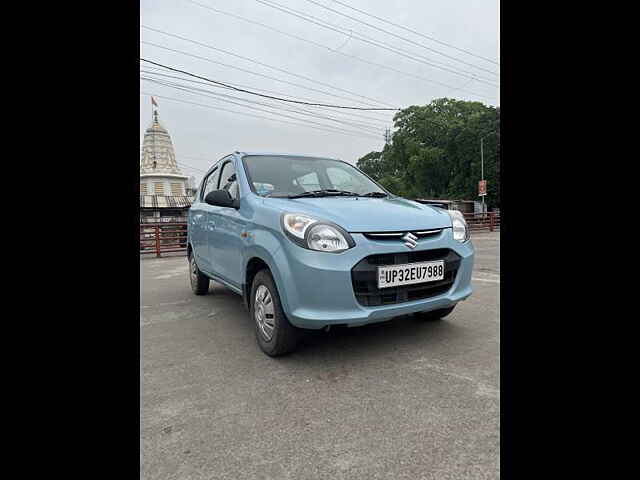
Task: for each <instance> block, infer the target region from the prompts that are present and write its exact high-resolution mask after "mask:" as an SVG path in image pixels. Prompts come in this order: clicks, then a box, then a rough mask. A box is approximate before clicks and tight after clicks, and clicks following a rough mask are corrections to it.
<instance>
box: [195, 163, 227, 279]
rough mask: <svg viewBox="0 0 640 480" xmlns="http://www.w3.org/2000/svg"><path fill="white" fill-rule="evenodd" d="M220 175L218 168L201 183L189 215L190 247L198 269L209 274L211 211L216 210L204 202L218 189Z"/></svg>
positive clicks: (212, 219)
mask: <svg viewBox="0 0 640 480" xmlns="http://www.w3.org/2000/svg"><path fill="white" fill-rule="evenodd" d="M219 174H220V168H219V166H216V167H214V169H213V170H212V171H211V172H210V173H209V174H208V175H207V177H206V178H205V179H204V181H203V182H202V188H201V189H200V191H199V192H198V198H196V201H195V202H194V203H193V205H192V206H191V209H190V212H189V215H190V217H191V223H190V226H189V227H190V228H191V231H192V235H191V245H192V246H193V252H194V255H195V259H196V263H197V264H198V268H200V270H202V271H203V272H211V259H210V257H209V231H210V230H211V229H212V228H213V224H212V222H213V221H214V218H213V217H211V215H210V214H211V211H212V210H213V209H214V208H216V207H213V206H211V205H209V204H208V203H206V202H205V201H204V199H205V197H206V196H207V193H209V192H211V191H212V190H215V189H217V188H218V178H219Z"/></svg>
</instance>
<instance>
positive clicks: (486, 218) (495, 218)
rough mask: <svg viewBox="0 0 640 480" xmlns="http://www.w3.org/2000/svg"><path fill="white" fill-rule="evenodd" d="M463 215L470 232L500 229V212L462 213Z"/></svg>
mask: <svg viewBox="0 0 640 480" xmlns="http://www.w3.org/2000/svg"><path fill="white" fill-rule="evenodd" d="M463 215H464V219H465V220H466V221H467V225H469V229H470V230H471V231H472V232H477V231H482V230H488V231H489V232H495V231H499V230H500V212H486V213H464V214H463Z"/></svg>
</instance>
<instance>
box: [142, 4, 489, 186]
mask: <svg viewBox="0 0 640 480" xmlns="http://www.w3.org/2000/svg"><path fill="white" fill-rule="evenodd" d="M266 1H270V2H271V3H273V4H275V3H277V4H279V5H282V6H285V7H289V8H291V9H295V10H297V11H300V12H303V13H305V14H307V15H311V16H314V17H317V18H318V19H319V20H321V21H324V22H328V23H330V24H332V25H336V26H338V27H340V29H346V30H349V31H352V32H353V36H350V35H349V34H348V33H341V32H335V31H332V30H329V29H326V28H323V27H320V26H318V25H314V24H312V23H309V22H308V21H305V20H302V19H299V18H296V17H294V16H291V15H288V14H286V13H283V12H281V11H278V10H276V9H274V8H271V7H268V6H266V5H264V4H261V3H259V0H234V1H228V0H227V1H222V0H193V1H190V0H141V2H140V5H141V7H140V8H141V23H142V25H145V26H147V27H151V28H154V29H157V30H161V31H163V32H167V33H171V34H173V35H177V36H180V37H184V38H186V39H188V40H193V41H196V42H199V43H201V44H207V45H209V46H212V47H215V48H218V49H223V50H225V51H227V52H230V53H233V54H236V55H240V56H243V57H247V58H250V59H253V60H256V61H259V62H261V63H263V64H265V65H269V66H272V67H275V68H276V69H280V70H279V71H278V70H274V69H272V68H268V67H266V66H262V65H258V64H256V63H253V62H251V61H248V60H243V59H240V58H236V57H233V56H231V55H228V54H225V53H222V52H220V51H215V50H212V49H211V48H207V47H206V46H201V45H196V44H194V43H191V42H189V41H187V40H182V39H178V38H174V37H170V36H167V35H164V34H162V33H159V32H155V31H151V30H148V29H145V28H142V27H141V29H140V37H141V40H142V41H144V42H150V43H154V44H157V45H161V46H164V47H167V48H170V49H173V50H179V51H181V52H186V53H188V54H189V55H195V56H198V57H202V58H205V59H208V60H210V61H207V60H203V59H201V58H193V57H189V56H186V55H184V54H182V53H177V52H172V51H168V50H164V49H161V48H159V47H157V46H151V45H147V44H144V43H143V44H141V46H140V49H141V53H142V55H141V56H142V57H144V58H147V59H149V60H152V61H155V62H158V63H162V64H164V65H169V66H172V67H174V68H178V69H181V70H185V71H189V72H191V73H194V74H197V75H200V76H203V77H207V78H209V79H213V80H217V81H221V82H224V83H228V84H233V85H242V86H243V87H244V88H247V87H249V88H250V89H253V90H260V91H261V92H263V93H264V92H265V91H270V92H276V93H269V94H270V95H276V96H277V95H285V96H287V97H288V98H296V99H304V100H305V101H312V102H313V101H316V102H322V103H331V104H338V105H350V106H361V107H366V106H371V104H375V106H378V107H386V106H389V105H391V106H395V107H400V108H403V107H407V106H409V105H425V104H428V103H429V102H431V101H432V100H433V99H434V98H440V97H444V96H447V97H453V98H457V99H463V100H474V101H481V102H483V103H485V104H489V105H499V104H500V97H499V88H498V87H495V86H492V85H489V84H487V83H484V82H482V81H479V80H477V79H473V78H470V77H469V74H474V75H475V76H476V77H481V78H482V79H486V80H487V81H489V83H494V84H499V77H497V76H496V75H493V74H492V73H490V72H491V71H492V72H498V71H499V68H500V67H499V66H498V65H495V64H494V63H491V62H488V61H485V60H482V59H479V58H477V57H474V56H470V55H467V54H465V53H462V52H460V51H457V50H454V49H452V48H449V47H447V46H443V45H441V44H438V43H436V42H434V41H431V40H428V39H426V38H423V37H420V36H417V35H414V34H412V33H410V32H407V31H404V30H401V29H398V28H396V27H394V26H392V25H389V24H385V23H383V22H381V21H379V20H376V19H374V18H371V17H368V16H366V15H364V14H362V13H359V12H357V11H354V10H351V9H349V8H346V7H344V6H342V5H340V4H338V3H336V2H334V1H332V0H313V2H316V3H318V4H320V5H324V6H327V7H329V8H331V9H334V10H337V11H339V12H342V13H344V14H346V15H350V16H352V17H356V18H358V19H360V20H362V21H364V22H367V23H370V24H372V25H375V26H377V27H379V28H382V29H384V30H388V31H390V32H393V33H394V34H396V35H399V36H401V37H405V38H407V39H409V40H411V41H413V42H416V43H419V44H422V45H424V46H426V47H429V48H431V49H433V50H437V51H438V52H441V53H443V54H446V55H449V56H450V57H454V59H459V60H462V61H463V62H466V63H467V64H471V65H473V66H469V65H465V64H464V63H461V62H458V61H456V60H454V59H452V58H447V57H445V56H442V55H439V54H438V53H435V52H433V51H429V50H427V49H425V48H422V47H420V46H417V45H415V44H412V43H408V42H406V41H403V40H401V39H398V38H395V37H393V36H389V35H387V34H385V33H383V32H380V31H378V30H375V29H373V28H370V27H368V26H366V25H363V24H361V23H358V22H357V21H354V20H351V19H349V18H346V17H344V16H341V15H339V14H337V13H334V12H331V11H329V10H326V9H324V8H322V7H321V6H319V5H315V4H314V3H312V2H311V1H307V0H265V2H266ZM340 1H341V2H342V3H344V4H348V5H350V6H352V7H355V8H357V9H360V10H363V11H365V12H367V13H370V14H372V15H376V16H378V17H382V18H384V19H386V20H388V21H391V22H393V23H396V24H400V25H404V26H406V27H408V28H410V29H412V30H415V31H418V32H420V33H422V34H424V35H426V36H429V37H432V38H435V39H437V40H439V41H441V42H445V43H448V44H451V45H453V46H455V47H458V48H460V49H464V50H467V51H470V52H472V53H474V54H476V55H479V56H481V57H485V58H487V59H492V60H494V61H497V62H499V50H500V46H499V41H500V32H499V9H500V4H499V2H498V1H495V0H392V1H389V0H340ZM193 2H197V3H200V4H201V5H205V6H209V7H211V8H214V9H217V10H222V11H224V12H228V13H231V14H234V15H237V16H240V17H244V18H246V19H249V20H252V21H256V22H260V23H264V24H265V25H269V26H271V27H273V28H276V29H278V30H282V31H284V32H286V33H289V34H291V35H295V36H297V37H302V38H304V39H307V40H311V41H313V42H316V43H318V44H321V45H325V46H327V47H330V48H331V49H335V50H337V52H341V53H342V54H341V53H337V52H335V51H331V50H329V49H326V48H321V47H318V46H315V45H312V44H309V43H306V42H304V41H302V40H297V39H294V38H291V37H288V36H286V35H283V34H281V33H277V32H274V31H271V30H268V29H266V28H264V27H262V26H258V25H255V24H250V23H247V22H245V21H242V20H240V19H237V18H231V17H229V16H227V15H223V14H221V13H217V12H213V11H211V10H208V9H205V8H203V7H201V6H198V5H196V4H194V3H193ZM356 35H363V36H366V37H369V38H370V39H371V40H372V41H375V42H383V43H385V44H386V45H387V46H388V47H389V48H395V49H399V50H401V51H402V52H403V53H404V54H405V55H410V56H411V55H413V56H416V55H418V56H420V57H421V60H422V62H430V63H437V64H439V65H441V66H443V67H444V68H447V69H450V70H451V69H452V70H455V71H457V72H458V74H456V73H453V72H450V71H445V70H443V69H441V68H436V67H433V66H430V65H427V64H425V63H422V62H417V61H415V60H412V59H409V58H406V57H403V56H401V55H400V54H398V53H394V52H390V51H387V50H384V49H383V48H380V47H377V46H374V45H371V44H367V43H365V42H362V41H360V40H357V39H356V38H354V36H356ZM345 55H351V56H356V57H359V58H360V59H362V60H366V61H368V62H372V63H378V64H382V65H385V66H386V67H388V68H390V69H395V70H397V71H399V72H404V73H399V72H395V71H391V70H389V69H384V68H382V67H378V66H375V65H370V64H367V63H364V62H362V61H358V60H356V59H354V58H351V57H347V56H345ZM211 61H214V62H220V63H224V64H227V65H230V66H233V67H237V69H233V68H230V67H228V66H223V65H220V64H214V63H211ZM474 66H475V67H480V68H474ZM148 67H149V65H148V64H145V63H144V62H141V70H143V69H144V70H147V71H154V72H158V73H163V74H167V75H173V76H180V77H182V78H189V77H185V76H184V75H180V74H176V73H171V72H166V71H164V72H161V71H160V70H158V69H155V70H149V68H148ZM239 69H244V70H248V71H249V72H247V71H241V70H239ZM487 70H488V71H489V72H488V71H487ZM250 72H252V73H256V74H262V75H267V76H269V77H273V78H275V79H280V80H283V81H284V82H289V83H283V82H280V81H277V80H273V79H268V78H264V77H261V76H258V75H253V74H252V73H250ZM288 73H293V74H295V75H299V76H293V75H289V74H288ZM145 75H146V76H148V77H153V78H156V79H164V81H171V82H178V83H181V84H184V85H189V86H191V87H195V88H199V89H206V90H209V91H211V92H213V93H216V94H218V95H220V94H224V95H230V96H234V97H238V98H242V99H246V100H251V101H253V102H260V103H264V104H268V105H272V106H277V107H278V108H280V109H289V110H298V111H299V110H300V109H304V110H306V111H307V112H312V113H313V114H314V115H319V116H324V117H333V118H335V119H339V120H340V121H341V122H349V124H344V123H337V122H335V121H332V120H330V119H328V118H317V117H310V116H307V115H301V114H300V113H295V112H291V111H283V110H280V111H277V110H274V108H273V107H271V108H269V107H267V106H264V105H255V104H253V105H251V104H246V103H245V102H242V101H241V100H236V99H230V98H220V97H211V96H203V95H200V94H196V93H190V92H185V91H181V90H176V89H175V88H172V87H169V86H165V85H158V84H155V83H151V82H149V81H141V82H140V90H141V93H142V92H146V93H151V94H154V96H155V97H156V101H157V103H158V105H159V108H158V114H159V118H160V121H161V123H162V124H163V125H164V126H165V127H166V128H167V129H168V131H169V134H170V135H171V138H172V140H173V144H174V147H175V150H176V157H177V160H178V165H179V166H180V168H181V169H182V170H183V172H184V174H185V175H193V176H195V177H196V179H198V180H199V179H200V178H201V177H202V171H199V170H206V169H207V168H208V167H209V166H210V165H211V163H212V162H213V161H215V160H217V159H219V158H220V157H222V156H224V155H226V154H228V153H231V152H232V151H234V150H240V151H260V150H262V151H270V152H291V153H305V154H313V155H318V156H328V157H333V158H340V159H342V160H345V161H348V162H351V163H355V161H356V160H357V159H358V158H359V157H361V156H362V155H364V154H366V153H368V152H370V151H372V150H380V149H381V148H382V145H383V144H384V130H385V126H387V127H389V128H392V127H393V122H392V118H393V112H384V113H381V112H360V111H351V112H350V111H345V110H335V109H328V108H318V107H308V106H301V105H293V104H286V103H282V102H277V101H272V100H267V99H264V98H259V97H254V96H251V95H246V94H242V93H238V92H233V91H229V90H227V89H222V88H216V87H215V86H213V85H211V86H206V85H201V84H194V83H190V82H186V81H185V80H177V79H172V78H167V77H160V76H158V75H152V74H148V73H147V74H145ZM412 75H413V76H412ZM300 76H302V77H306V78H308V79H311V80H315V81H317V82H320V83H321V84H319V83H313V82H312V81H310V80H307V79H303V78H300ZM416 76H417V77H422V79H419V78H416ZM191 80H195V81H201V80H198V79H195V78H191ZM427 80H431V81H432V82H435V83H431V82H429V81H427ZM291 83H295V84H299V85H301V86H304V87H308V88H311V89H312V90H308V89H305V88H302V87H298V86H293V85H291ZM322 84H323V85H322ZM440 84H443V85H440ZM445 85H446V86H445ZM334 87H335V88H334ZM460 89H461V90H460ZM314 90H315V91H314ZM465 90H469V91H465ZM319 91H322V92H327V93H331V94H333V95H336V96H337V97H336V96H330V95H328V94H327V93H321V92H319ZM207 95H208V94H207ZM161 97H170V98H173V99H179V100H183V101H187V102H193V103H198V104H202V105H209V106H211V107H214V108H207V107H202V106H197V105H192V104H186V103H180V102H177V101H174V100H169V99H166V98H161ZM365 97H366V98H365ZM223 100H225V101H224V102H223ZM228 100H230V101H233V102H236V103H242V105H246V106H241V105H233V104H229V103H226V101H228ZM367 104H369V105H367ZM217 107H219V108H217ZM221 109H226V110H234V111H236V112H244V113H246V114H251V115H258V116H262V117H268V118H269V120H267V119H262V118H254V117H250V116H246V115H240V114H238V113H231V112H228V111H223V110H221ZM257 109H262V110H267V111H268V112H273V113H267V112H266V111H258V110H257ZM279 114H282V115H287V116H288V117H289V118H287V117H282V116H280V115H279ZM291 117H294V118H291ZM277 118H280V119H281V120H284V121H287V122H292V123H297V124H304V125H308V127H307V126H303V125H293V124H289V123H281V122H278V121H275V119H277ZM150 122H151V100H150V98H149V96H148V95H145V94H142V95H141V96H140V145H141V146H142V138H143V135H144V131H145V129H146V128H148V126H149V125H150ZM310 122H314V123H310ZM319 124H320V125H319ZM321 125H328V126H330V127H328V128H329V129H330V130H339V131H340V132H345V131H347V130H348V134H347V133H345V134H343V133H339V132H338V131H335V132H333V131H332V132H328V131H324V130H318V129H315V128H316V127H317V128H324V127H322V126H321ZM309 127H314V128H309ZM198 169H199V170H198Z"/></svg>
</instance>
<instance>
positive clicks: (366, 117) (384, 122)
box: [140, 67, 389, 128]
mask: <svg viewBox="0 0 640 480" xmlns="http://www.w3.org/2000/svg"><path fill="white" fill-rule="evenodd" d="M148 68H150V69H154V70H160V71H165V69H163V68H160V67H148ZM140 72H141V73H145V74H148V75H157V76H160V77H167V78H174V79H177V80H182V81H184V82H189V83H195V84H198V85H207V86H210V87H215V88H220V89H223V90H229V89H228V88H226V87H222V86H219V85H213V84H211V83H208V82H199V81H197V80H193V79H191V78H184V77H180V76H176V75H167V74H166V73H160V72H158V71H151V70H141V71H140ZM235 85H236V86H238V87H244V88H251V89H253V90H257V91H260V92H266V93H273V94H275V95H286V94H284V93H282V92H274V91H272V90H265V89H263V88H258V87H254V86H248V85H241V84H239V83H236V84H235ZM234 98H235V97H234ZM298 99H300V97H298ZM302 99H303V100H309V99H308V98H302ZM333 113H334V114H335V115H343V116H345V117H348V118H361V119H364V120H368V121H370V122H378V123H379V124H378V125H372V126H375V127H376V128H384V126H385V125H388V124H389V122H386V121H384V120H381V119H379V118H374V117H369V116H366V115H361V114H357V113H353V112H345V111H341V110H336V111H333Z"/></svg>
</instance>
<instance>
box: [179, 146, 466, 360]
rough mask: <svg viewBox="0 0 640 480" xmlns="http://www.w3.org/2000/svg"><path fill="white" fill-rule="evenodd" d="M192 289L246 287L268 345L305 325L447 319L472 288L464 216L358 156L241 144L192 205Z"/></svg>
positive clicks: (286, 341)
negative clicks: (385, 184)
mask: <svg viewBox="0 0 640 480" xmlns="http://www.w3.org/2000/svg"><path fill="white" fill-rule="evenodd" d="M187 248H188V258H189V266H190V268H189V274H190V275H189V276H190V281H191V287H192V289H193V291H194V293H195V294H196V295H203V294H206V293H207V292H208V290H209V280H210V279H212V280H215V281H217V282H219V283H221V284H223V285H225V286H227V287H228V288H230V289H231V290H233V291H234V292H236V293H238V294H241V295H242V296H243V297H244V302H245V305H246V306H247V308H248V309H249V311H250V314H251V318H252V320H253V321H254V322H255V330H256V338H257V341H258V344H259V346H260V348H261V349H262V350H263V351H264V352H265V353H266V354H267V355H271V356H277V355H282V354H285V353H288V352H290V351H292V350H293V349H294V348H295V346H296V343H297V339H298V337H299V333H300V330H299V329H301V328H304V329H319V328H325V327H329V326H331V325H348V326H359V325H364V324H367V323H372V322H379V321H383V320H389V319H391V318H393V317H396V316H398V315H405V314H416V315H418V316H420V317H422V318H425V319H432V320H436V319H440V318H442V317H444V316H445V315H448V314H449V313H451V311H452V310H453V308H454V307H455V305H456V304H457V303H458V302H459V301H461V300H464V299H466V298H467V297H468V296H469V295H471V292H472V288H471V271H472V268H473V255H474V249H473V245H472V243H471V240H470V239H469V229H468V227H467V224H466V223H465V221H464V217H463V216H462V214H461V213H460V212H458V211H455V210H444V209H441V208H436V207H432V206H428V205H423V204H420V203H417V202H414V201H411V200H407V199H404V198H401V197H398V196H395V195H393V194H392V193H390V192H388V191H386V190H385V189H384V188H382V187H381V186H380V185H378V184H377V183H376V182H374V181H373V180H372V179H371V178H369V177H368V176H367V175H365V174H364V173H363V172H361V171H360V170H358V169H357V168H355V167H354V166H352V165H350V164H349V163H346V162H343V161H340V160H333V159H328V158H317V157H311V156H304V155H284V154H274V153H245V152H234V153H233V154H231V155H228V156H226V157H224V158H223V159H221V160H219V161H218V162H217V163H216V164H215V165H213V167H211V168H210V169H209V171H208V172H207V174H206V175H205V177H204V179H203V181H202V184H201V185H200V187H199V189H198V191H197V193H196V198H195V200H194V202H193V204H192V206H191V208H190V210H189V224H188V247H187Z"/></svg>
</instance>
